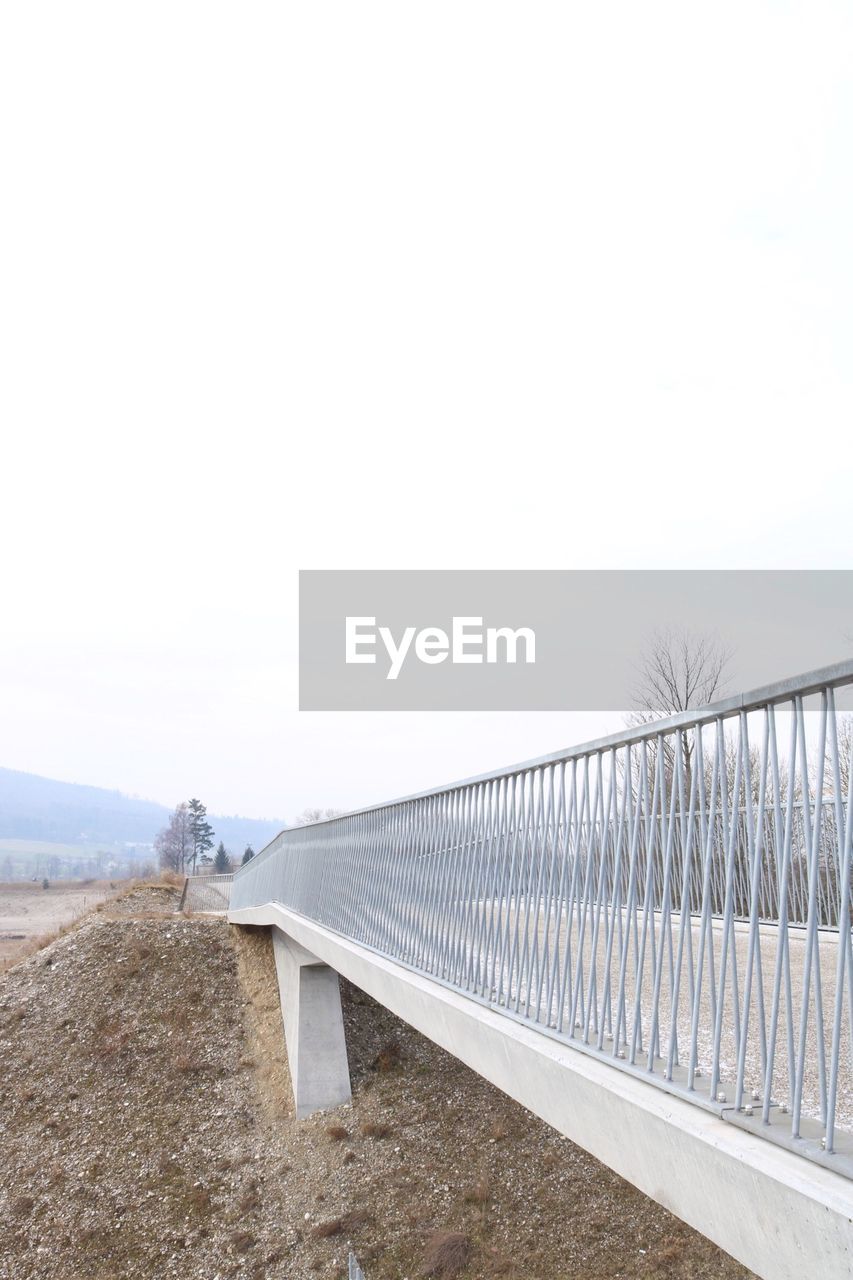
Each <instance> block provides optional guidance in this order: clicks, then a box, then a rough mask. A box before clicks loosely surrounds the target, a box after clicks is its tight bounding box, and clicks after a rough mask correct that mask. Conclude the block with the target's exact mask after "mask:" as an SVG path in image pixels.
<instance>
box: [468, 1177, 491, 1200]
mask: <svg viewBox="0 0 853 1280" xmlns="http://www.w3.org/2000/svg"><path fill="white" fill-rule="evenodd" d="M490 1195H491V1187H490V1186H489V1183H488V1180H487V1179H486V1178H479V1179H478V1180H477V1182H475V1183H474V1185H473V1187H469V1188H468V1190H467V1191H466V1192H465V1194H464V1196H463V1197H462V1198H463V1200H464V1201H465V1203H466V1204H485V1203H486V1201H487V1200H488V1198H489V1196H490Z"/></svg>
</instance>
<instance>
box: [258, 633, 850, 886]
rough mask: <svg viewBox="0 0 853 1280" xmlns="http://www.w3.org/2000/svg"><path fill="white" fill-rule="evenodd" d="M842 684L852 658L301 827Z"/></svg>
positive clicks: (645, 738) (526, 770) (608, 748)
mask: <svg viewBox="0 0 853 1280" xmlns="http://www.w3.org/2000/svg"><path fill="white" fill-rule="evenodd" d="M847 684H853V659H849V658H848V659H846V660H845V661H844V662H836V663H833V664H832V666H829V667H818V668H817V669H816V670H814V671H807V672H804V673H803V674H802V675H797V676H789V677H788V678H787V679H785V680H777V681H774V683H773V684H768V685H764V686H762V687H761V688H759V689H752V690H749V691H748V692H746V693H739V694H735V695H733V696H732V697H729V698H721V699H719V700H718V701H717V702H712V703H708V704H707V705H706V706H703V707H693V708H690V709H688V710H687V711H681V712H679V713H678V714H677V715H673V716H667V717H666V718H665V719H662V720H652V721H649V722H648V724H640V725H636V726H635V727H633V728H630V729H624V730H620V731H619V732H618V733H611V734H608V735H606V736H605V737H601V738H592V739H590V740H589V741H588V742H583V743H580V744H579V745H578V746H576V747H568V748H564V749H562V750H560V751H553V752H551V753H550V754H548V755H544V756H537V757H536V758H535V759H532V760H524V761H522V762H520V763H518V764H512V765H505V766H504V767H502V768H499V769H493V770H490V771H489V772H488V773H481V774H476V775H475V776H473V777H470V778H462V779H460V780H459V781H457V782H449V783H444V784H443V785H441V786H438V787H430V788H428V789H427V790H426V791H418V792H414V793H413V794H412V795H407V796H398V797H397V798H396V799H394V800H383V801H381V802H380V803H378V804H370V805H365V806H364V807H363V808H360V809H350V810H348V811H347V812H346V813H341V814H338V815H337V816H336V817H334V818H322V819H321V820H320V821H319V822H312V823H306V824H305V826H311V827H319V826H325V825H331V824H332V823H335V822H340V821H341V819H342V818H354V817H358V816H359V815H362V814H367V813H376V812H377V811H378V810H380V809H390V808H393V807H394V806H396V805H401V804H411V803H412V802H414V801H415V800H426V799H427V798H429V797H430V796H441V795H446V794H447V793H448V792H451V791H459V790H461V789H462V788H463V787H471V786H475V785H477V784H478V783H482V782H495V781H497V780H498V779H500V778H513V777H517V776H518V775H519V774H522V773H529V772H530V771H531V770H533V769H541V768H543V767H546V766H548V765H552V764H562V763H567V762H569V761H571V760H577V759H581V758H583V757H584V756H590V755H597V754H600V753H601V752H605V751H612V750H614V749H615V748H618V747H624V746H628V745H629V744H633V743H638V742H643V741H648V740H649V739H650V738H656V737H658V735H659V734H663V733H672V732H673V731H674V730H678V729H692V728H694V727H695V726H696V725H700V724H701V725H704V724H713V722H714V721H715V720H721V719H729V718H731V717H732V716H736V715H739V714H740V712H742V711H755V710H757V709H758V708H760V707H766V706H768V705H777V704H778V703H780V702H789V701H790V700H791V699H792V698H797V697H800V698H806V697H808V696H809V695H811V694H815V693H819V692H820V691H821V690H823V689H837V688H840V687H841V686H843V685H847ZM290 830H293V828H291V827H285V828H283V829H282V830H281V831H279V832H278V834H277V835H275V836H274V837H273V839H272V840H271V841H270V842H269V843H268V844H267V845H265V846H264V848H263V849H261V850H259V852H258V854H257V855H256V856H255V858H253V859H252V861H251V862H249V863H247V864H246V866H244V867H240V868H239V869H238V870H237V871H236V872H235V873H234V874H235V877H236V878H239V877H240V876H241V875H242V874H243V873H244V872H246V871H248V870H250V869H251V868H252V866H253V864H255V866H256V864H257V861H258V858H263V856H264V854H265V853H266V852H267V850H269V849H270V848H271V846H272V845H274V844H275V843H276V842H277V841H278V840H279V839H280V837H281V836H283V835H284V834H285V833H286V832H287V831H290Z"/></svg>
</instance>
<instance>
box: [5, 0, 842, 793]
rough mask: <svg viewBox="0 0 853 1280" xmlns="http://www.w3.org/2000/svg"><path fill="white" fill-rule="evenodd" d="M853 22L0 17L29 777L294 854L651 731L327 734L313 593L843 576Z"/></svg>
mask: <svg viewBox="0 0 853 1280" xmlns="http://www.w3.org/2000/svg"><path fill="white" fill-rule="evenodd" d="M851 55H853V19H851V12H850V9H849V6H848V5H846V4H841V3H838V4H827V3H821V2H820V0H811V2H810V3H802V4H797V3H789V4H784V3H779V4H759V3H750V2H749V0H737V3H718V4H715V5H713V6H709V5H705V6H699V5H689V4H684V3H683V0H681V2H679V3H672V4H664V3H658V2H656V0H651V2H650V3H648V4H644V5H638V4H636V3H625V4H600V5H593V4H566V3H564V2H561V3H559V4H548V3H542V4H537V5H533V6H531V5H522V4H519V3H516V4H512V5H510V4H504V3H496V2H495V0H489V2H488V3H471V2H468V0H463V2H462V3H460V2H459V0H453V3H442V2H436V3H432V4H430V5H412V4H408V3H400V0H394V2H393V3H390V2H389V3H382V4H379V3H370V2H369V0H367V2H365V3H359V4H351V3H347V4H344V3H340V4H338V3H334V4H332V3H322V2H320V3H317V2H312V3H300V4H286V5H281V4H278V3H276V4H260V3H259V4H252V5H245V4H210V3H208V4H204V5H202V4H195V3H180V0H169V3H168V4H167V3H149V4H146V5H137V6H129V5H116V4H114V3H102V4H92V3H87V2H86V0H80V2H79V3H77V4H74V5H68V4H59V3H54V4H48V3H39V2H38V0H10V3H7V4H6V5H4V6H3V9H2V15H0V118H2V120H3V122H4V123H3V131H2V137H1V138H0V171H2V173H3V182H4V191H5V194H4V198H3V203H2V209H0V220H2V224H3V225H2V235H0V256H2V264H1V265H0V325H2V333H0V340H2V353H3V355H2V360H3V376H2V389H1V390H0V397H2V405H0V408H2V433H3V445H2V464H3V465H2V478H3V483H2V491H1V494H0V534H2V542H0V547H2V575H1V580H0V602H2V627H0V764H3V765H6V766H8V767H12V768H19V769H26V770H31V771H35V772H40V773H44V774H48V775H51V776H56V777H60V778H66V779H70V780H73V781H81V782H89V783H93V784H99V785H106V786H112V787H119V788H121V789H122V790H125V791H129V792H136V793H140V794H143V795H146V796H150V797H152V798H156V799H160V800H163V801H165V802H167V803H174V802H175V801H177V800H179V799H182V798H184V797H186V796H187V795H189V794H197V795H200V796H202V797H203V798H204V799H205V800H206V802H207V803H208V805H209V807H210V808H211V809H212V810H214V811H220V812H222V811H229V812H233V811H241V812H245V813H248V814H251V815H256V816H261V815H269V816H277V817H290V816H292V815H293V814H294V813H296V812H297V811H298V810H300V809H301V808H303V807H304V806H305V805H308V804H329V805H336V806H339V807H349V806H352V805H356V804H360V803H365V802H369V801H372V800H379V799H382V798H390V797H392V796H395V795H398V794H401V793H405V792H409V791H412V790H415V789H420V788H422V787H426V786H430V785H433V784H437V783H439V782H441V781H447V780H450V779H452V778H454V777H457V776H465V775H468V774H471V773H474V772H480V771H482V770H484V769H486V768H488V767H490V766H492V765H497V764H504V763H508V762H510V761H511V760H513V759H520V758H524V757H526V756H529V755H534V754H540V753H542V752H544V751H549V750H553V749H556V748H557V747H559V746H563V745H568V744H569V743H571V742H572V741H575V740H578V739H579V738H585V737H588V736H591V735H592V734H593V733H597V732H599V731H602V730H606V729H609V728H612V727H615V724H614V718H613V717H612V716H609V717H604V716H601V717H595V716H585V717H572V716H568V715H556V714H552V715H545V714H539V715H533V714H531V715H505V714H491V715H486V714H479V715H462V714H460V715H452V714H437V713H436V714H433V715H418V716H416V715H402V714H400V715H394V716H379V715H332V714H322V715H321V714H315V715H309V714H299V713H298V712H297V711H296V667H295V662H296V587H297V578H296V574H297V570H298V569H299V568H332V567H334V568H442V567H454V568H459V567H465V568H477V567H484V568H527V567H531V568H534V567H535V568H540V567H541V568H571V567H663V568H666V567H694V566H695V567H743V568H747V567H780V568H787V567H806V566H814V567H821V568H823V567H851V561H853V555H851V511H852V510H853V501H851V447H850V441H851V429H850V428H851V407H853V405H852V404H851V402H852V401H853V397H851V371H850V353H851V350H853V250H851V233H850V228H851V226H853V168H851V164H850V155H851V145H853V87H851V77H850V65H851Z"/></svg>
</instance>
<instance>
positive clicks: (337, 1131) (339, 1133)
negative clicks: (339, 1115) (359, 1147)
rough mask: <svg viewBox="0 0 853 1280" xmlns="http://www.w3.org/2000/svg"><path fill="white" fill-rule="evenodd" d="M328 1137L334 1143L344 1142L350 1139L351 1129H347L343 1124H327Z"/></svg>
mask: <svg viewBox="0 0 853 1280" xmlns="http://www.w3.org/2000/svg"><path fill="white" fill-rule="evenodd" d="M326 1136H327V1137H328V1138H331V1139H332V1142H344V1141H345V1140H346V1139H347V1138H348V1137H349V1129H345V1128H344V1126H343V1125H342V1124H327V1125H326Z"/></svg>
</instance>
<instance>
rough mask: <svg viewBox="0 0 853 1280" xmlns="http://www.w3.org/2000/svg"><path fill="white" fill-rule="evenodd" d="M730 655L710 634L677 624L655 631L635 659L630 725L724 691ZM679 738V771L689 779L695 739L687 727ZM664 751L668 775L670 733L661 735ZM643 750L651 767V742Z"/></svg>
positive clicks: (670, 773) (672, 750)
mask: <svg viewBox="0 0 853 1280" xmlns="http://www.w3.org/2000/svg"><path fill="white" fill-rule="evenodd" d="M731 657H732V655H731V652H730V651H729V650H728V649H726V648H725V647H724V646H723V645H722V644H721V643H720V642H719V641H718V640H717V639H715V638H714V637H713V636H708V635H693V634H692V633H691V632H689V631H687V630H685V629H680V628H669V629H668V630H666V631H658V632H655V634H654V636H653V637H652V640H651V642H650V644H649V645H648V647H647V648H646V649H645V650H644V652H643V653H642V655H641V657H640V661H639V664H638V668H637V670H638V681H637V685H636V687H635V689H634V692H633V701H634V705H635V710H634V711H632V712H631V714H630V715H629V716H628V717H627V724H628V726H629V728H635V727H637V726H639V725H643V724H650V723H652V722H653V721H655V720H663V719H666V718H667V717H668V716H673V715H678V713H679V712H681V711H689V710H691V709H693V708H696V707H703V706H707V704H708V703H709V702H713V701H714V699H715V698H717V697H719V696H720V695H721V694H722V693H723V692H724V691H725V682H726V669H727V667H728V665H729V662H730V661H731ZM680 738H681V759H682V768H683V776H684V778H685V780H686V781H687V782H688V783H689V778H690V772H691V766H692V759H693V744H692V742H691V740H690V735H689V733H687V732H686V731H685V732H682V733H681V735H680ZM663 751H664V768H665V770H666V774H667V780H668V781H669V780H671V779H672V776H673V773H674V770H675V747H674V745H673V740H672V738H671V737H670V738H666V739H665V740H664V747H663ZM647 755H648V759H649V764H650V767H652V768H653V765H654V761H655V759H656V756H655V748H654V744H650V748H649V750H648V753H647ZM653 776H654V774H653V772H652V777H653Z"/></svg>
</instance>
